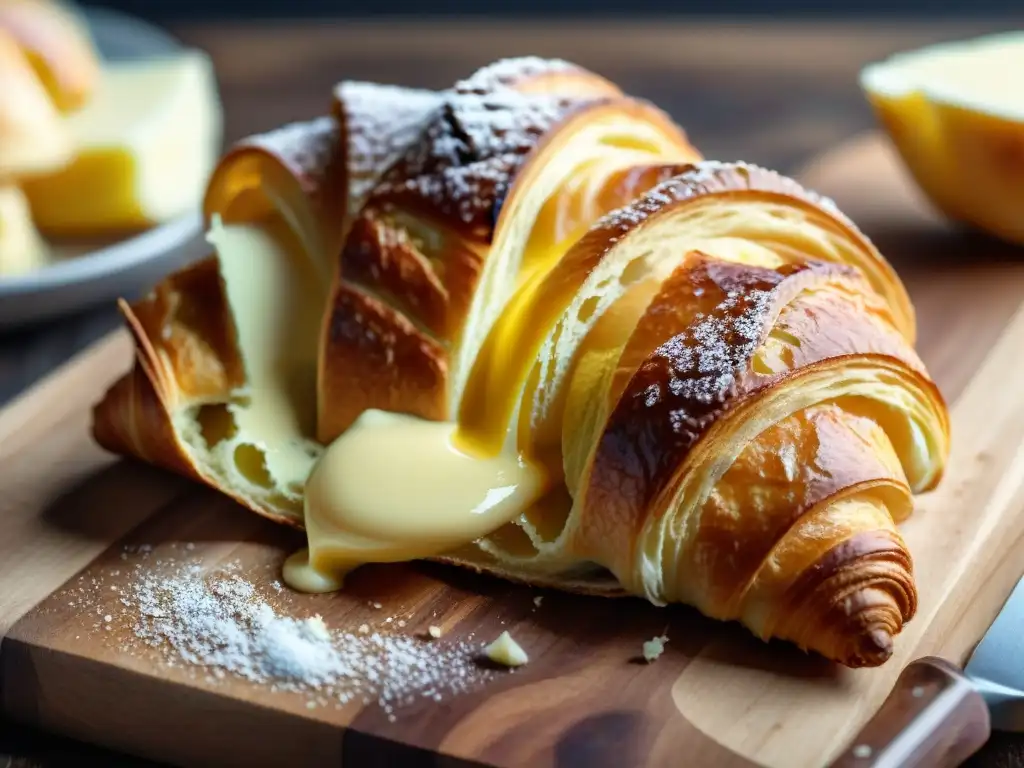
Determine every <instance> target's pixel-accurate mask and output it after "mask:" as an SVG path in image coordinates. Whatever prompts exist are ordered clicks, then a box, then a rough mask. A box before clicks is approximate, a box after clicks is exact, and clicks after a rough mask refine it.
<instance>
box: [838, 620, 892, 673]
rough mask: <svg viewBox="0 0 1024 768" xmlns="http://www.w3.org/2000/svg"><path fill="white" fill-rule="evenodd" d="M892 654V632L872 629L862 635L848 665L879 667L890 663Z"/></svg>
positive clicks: (883, 629) (884, 628)
mask: <svg viewBox="0 0 1024 768" xmlns="http://www.w3.org/2000/svg"><path fill="white" fill-rule="evenodd" d="M892 652H893V638H892V632H891V631H889V629H887V628H886V627H872V628H871V629H869V630H868V631H867V632H865V633H863V634H862V635H860V637H859V639H858V644H857V647H856V648H854V649H853V653H852V654H851V656H852V658H851V659H850V660H849V661H848V662H847V664H848V665H849V666H851V667H877V666H880V665H881V664H884V663H885V662H886V661H888V660H889V657H890V656H892Z"/></svg>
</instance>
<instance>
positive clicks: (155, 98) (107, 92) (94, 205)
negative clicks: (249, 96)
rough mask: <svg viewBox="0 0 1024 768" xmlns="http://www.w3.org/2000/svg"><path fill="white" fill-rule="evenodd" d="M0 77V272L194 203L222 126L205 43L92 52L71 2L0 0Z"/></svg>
mask: <svg viewBox="0 0 1024 768" xmlns="http://www.w3.org/2000/svg"><path fill="white" fill-rule="evenodd" d="M0 82H3V84H4V86H3V88H2V89H0V277H2V276H4V275H10V274H13V273H14V272H19V273H23V272H25V271H29V270H32V269H36V268H39V267H42V266H45V265H46V264H47V263H48V262H49V261H51V260H53V259H55V258H57V257H56V256H54V255H53V254H55V253H61V254H67V253H82V252H83V251H85V252H88V248H84V249H83V248H78V247H77V246H76V239H80V240H84V241H85V242H86V243H89V242H93V241H94V240H96V239H97V238H98V239H117V238H121V237H124V236H128V235H131V234H133V233H135V232H138V231H140V230H143V229H147V228H149V227H152V226H155V225H159V224H162V223H164V222H167V221H171V220H173V219H176V218H178V217H180V216H182V215H185V214H187V213H189V212H190V211H195V210H198V209H199V207H200V204H201V201H202V196H203V192H204V190H205V187H206V181H207V178H208V176H209V174H210V172H211V171H212V169H213V167H214V164H215V162H216V159H217V157H218V155H219V152H220V148H221V130H222V118H221V109H220V102H219V96H218V93H217V87H216V78H215V76H214V72H213V66H212V63H211V62H210V60H209V58H208V57H207V56H206V55H205V54H203V53H201V52H199V51H193V50H182V51H181V52H175V53H171V54H162V55H160V56H159V57H151V58H145V59H130V60H121V61H104V60H102V59H101V57H100V55H99V52H98V51H97V47H96V45H95V43H94V41H93V38H92V36H91V33H90V30H89V28H88V26H87V24H86V22H85V20H84V18H83V17H81V16H80V15H79V14H78V12H77V11H76V10H75V9H74V8H73V6H71V5H68V4H65V3H62V2H57V1H56V0H0ZM40 233H41V234H40ZM58 240H59V241H60V242H59V247H51V246H53V245H55V244H56V243H57V241H58ZM63 257H64V256H63V255H62V258H63Z"/></svg>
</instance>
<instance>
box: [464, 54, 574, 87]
mask: <svg viewBox="0 0 1024 768" xmlns="http://www.w3.org/2000/svg"><path fill="white" fill-rule="evenodd" d="M578 70H579V67H577V66H576V65H575V64H570V63H569V62H568V61H564V60H563V59H544V58H541V57H539V56H519V57H517V58H508V59H498V60H497V61H495V62H493V63H491V64H488V65H487V66H486V67H482V68H481V69H478V70H477V71H476V72H474V73H473V74H472V75H470V76H469V77H467V78H466V79H464V80H460V81H459V82H457V83H456V84H455V88H454V90H455V91H457V92H459V93H477V94H481V95H483V94H486V93H488V92H490V91H493V90H495V89H496V88H500V87H507V86H511V85H514V84H515V83H516V82H519V81H522V80H526V79H529V78H532V77H536V76H537V75H541V74H546V73H548V72H570V71H578Z"/></svg>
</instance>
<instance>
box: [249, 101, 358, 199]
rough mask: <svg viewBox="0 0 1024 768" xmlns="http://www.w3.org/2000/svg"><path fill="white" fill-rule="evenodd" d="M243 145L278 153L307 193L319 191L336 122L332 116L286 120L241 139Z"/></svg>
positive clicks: (328, 165)
mask: <svg viewBox="0 0 1024 768" xmlns="http://www.w3.org/2000/svg"><path fill="white" fill-rule="evenodd" d="M241 145H242V146H254V147H260V148H261V149H265V150H266V151H268V152H271V153H273V154H274V155H276V156H277V157H279V158H280V159H281V160H282V161H283V162H284V164H285V165H286V166H288V168H289V170H290V171H291V172H292V173H293V174H294V175H295V177H296V178H297V179H298V180H299V183H300V184H302V187H303V191H305V192H306V194H309V195H315V194H317V193H319V192H320V191H321V190H322V189H323V188H324V185H325V182H326V181H327V176H328V173H329V172H330V171H332V170H333V168H332V167H331V166H332V160H333V158H334V153H335V152H336V150H337V145H338V124H337V122H336V121H335V120H334V118H332V117H318V118H316V119H314V120H308V121H305V122H298V123H289V124H287V125H284V126H281V127H280V128H277V129H276V130H273V131H270V132H268V133H263V134H258V135H256V136H250V137H249V138H247V139H243V140H242V142H241Z"/></svg>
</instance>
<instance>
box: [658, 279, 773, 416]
mask: <svg viewBox="0 0 1024 768" xmlns="http://www.w3.org/2000/svg"><path fill="white" fill-rule="evenodd" d="M770 302H771V292H770V291H766V290H761V289H752V290H749V291H746V292H744V293H743V294H740V293H739V292H738V291H729V293H728V294H727V295H726V297H725V298H724V299H723V300H722V301H721V302H720V303H719V304H718V306H716V307H715V309H714V310H713V311H712V312H711V313H709V314H707V315H704V316H700V317H698V319H697V322H696V323H695V324H694V325H692V326H690V328H688V329H687V330H686V331H684V332H683V333H681V334H679V335H677V336H674V337H673V338H671V339H669V340H668V341H667V342H665V343H664V344H662V345H661V346H660V347H658V349H657V350H655V352H654V355H653V357H654V358H661V359H663V360H664V361H665V362H667V363H668V371H669V378H668V382H667V386H668V390H669V392H670V393H671V394H672V396H673V397H675V398H681V399H683V400H690V401H696V402H698V403H703V404H708V403H712V402H715V401H717V400H719V399H721V397H722V396H723V395H724V393H725V392H726V391H727V390H728V389H729V387H730V386H731V385H732V384H733V382H734V381H735V373H736V371H737V370H738V369H740V368H741V367H742V366H744V365H745V364H746V363H747V361H748V360H749V359H750V358H751V357H752V356H753V354H754V352H755V351H756V349H757V345H758V343H759V342H760V339H761V333H762V325H763V322H764V316H765V314H766V312H767V311H768V308H769V305H770ZM652 388H653V389H652ZM661 396H662V393H661V390H660V387H659V386H658V384H657V383H655V384H652V385H650V387H648V388H647V390H645V391H644V393H643V397H644V402H645V405H646V406H647V407H653V406H654V405H656V404H657V403H658V402H659V401H660V400H661ZM684 415H685V414H683V413H676V411H673V412H672V416H673V417H674V418H682V417H683V416H684Z"/></svg>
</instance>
